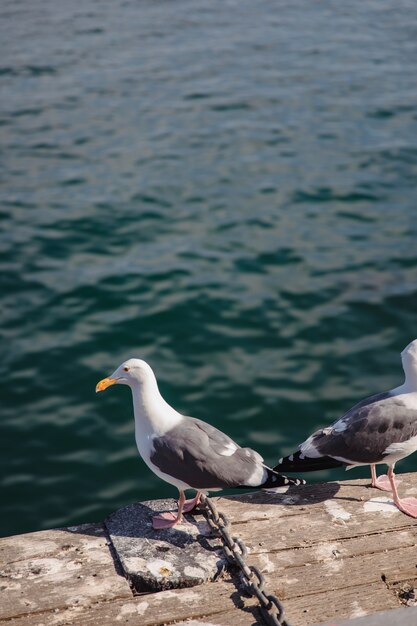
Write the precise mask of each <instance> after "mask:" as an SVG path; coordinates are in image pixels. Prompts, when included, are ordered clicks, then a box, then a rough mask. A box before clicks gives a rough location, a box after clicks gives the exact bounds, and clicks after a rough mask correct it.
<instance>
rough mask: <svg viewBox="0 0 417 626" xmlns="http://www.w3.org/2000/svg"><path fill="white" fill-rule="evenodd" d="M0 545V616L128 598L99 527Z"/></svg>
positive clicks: (42, 534)
mask: <svg viewBox="0 0 417 626" xmlns="http://www.w3.org/2000/svg"><path fill="white" fill-rule="evenodd" d="M32 546H33V551H32V549H31V547H32ZM1 547H2V552H1V559H2V561H1V565H0V619H5V618H10V617H13V616H17V615H20V614H22V615H24V614H27V613H35V612H39V611H45V610H48V609H55V608H61V607H65V606H81V605H83V604H88V603H91V601H95V602H97V601H99V600H103V601H106V600H109V599H111V598H119V597H121V598H123V597H124V598H129V599H130V597H131V590H130V587H129V584H128V582H127V581H126V579H125V578H124V577H122V576H120V575H119V574H118V573H117V571H116V569H115V565H114V561H113V558H112V555H111V553H110V549H109V546H108V545H107V539H106V537H105V535H104V533H103V528H102V527H101V526H100V527H98V526H96V525H93V526H91V525H87V526H82V527H76V528H73V529H72V530H71V529H61V530H54V531H52V532H51V531H42V532H39V533H30V534H27V535H20V536H17V537H12V538H7V539H3V540H2V542H1ZM5 556H7V557H8V558H9V559H10V561H9V562H8V563H5V562H4V557H5Z"/></svg>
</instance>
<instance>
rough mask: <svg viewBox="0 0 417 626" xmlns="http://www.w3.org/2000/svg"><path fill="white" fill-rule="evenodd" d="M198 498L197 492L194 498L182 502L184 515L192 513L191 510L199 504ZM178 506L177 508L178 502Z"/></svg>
mask: <svg viewBox="0 0 417 626" xmlns="http://www.w3.org/2000/svg"><path fill="white" fill-rule="evenodd" d="M200 496H201V491H197V493H196V495H195V498H193V499H192V500H186V501H185V502H184V508H183V511H184V513H188V511H192V510H193V509H195V507H196V506H197V504H198V503H199V502H200ZM178 506H179V502H178Z"/></svg>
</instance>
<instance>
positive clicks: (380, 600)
mask: <svg viewBox="0 0 417 626" xmlns="http://www.w3.org/2000/svg"><path fill="white" fill-rule="evenodd" d="M399 478H400V479H401V481H402V482H401V485H400V493H401V496H406V495H408V496H410V495H416V496H417V474H403V475H400V476H399ZM214 501H215V503H216V505H217V507H218V509H219V510H221V511H223V512H224V513H225V514H226V515H227V516H228V517H229V518H230V520H231V522H232V533H233V534H234V535H237V536H239V537H240V538H241V539H243V541H244V542H245V544H246V546H247V547H248V550H249V554H248V562H249V563H250V564H254V565H257V566H258V567H259V568H260V569H261V571H262V572H263V573H264V575H265V578H266V585H267V589H268V591H270V592H272V593H276V594H277V595H278V597H279V598H280V599H281V600H282V602H283V604H284V606H285V609H286V616H287V618H288V620H289V621H290V623H291V624H292V625H293V626H307V625H309V624H319V623H320V624H321V623H326V622H329V623H330V621H331V622H332V623H334V620H339V619H340V620H342V619H346V618H355V617H361V616H363V615H367V614H373V613H376V612H379V611H386V610H390V609H396V608H399V607H401V606H403V607H405V606H408V607H411V606H413V605H414V603H415V602H416V600H415V599H414V598H415V596H414V591H413V590H414V589H416V592H417V549H416V546H417V520H414V519H412V518H410V517H407V516H405V515H403V514H402V513H400V512H399V511H398V510H397V509H396V508H395V507H394V506H393V505H392V504H391V503H390V494H388V493H384V492H381V491H378V490H376V489H372V488H370V487H369V481H366V480H353V479H352V480H346V481H342V482H333V483H322V484H315V485H306V486H303V487H298V488H291V489H289V490H288V491H287V492H286V493H271V492H257V493H251V494H243V495H240V496H227V497H216V498H214ZM187 518H188V519H189V520H191V523H192V524H198V528H199V529H201V528H203V527H205V522H204V518H203V517H202V516H201V514H196V515H195V516H194V517H193V516H187ZM187 528H188V529H190V526H189V525H188V524H184V525H183V526H182V527H181V530H183V532H184V533H187ZM207 532H208V531H207ZM219 548H220V543H219ZM219 555H220V552H219ZM138 557H140V555H138ZM406 611H408V613H407V615H409V616H410V619H407V622H404V623H407V624H415V623H416V624H417V620H416V614H417V609H411V608H408V609H406ZM412 616H413V619H411V618H412ZM186 620H191V621H190V622H187V623H188V624H189V625H190V624H191V625H192V626H197V625H199V626H203V625H205V626H231V625H233V626H240V625H241V626H249V625H252V624H261V623H262V621H261V618H260V616H259V612H258V609H257V604H256V601H255V600H253V599H251V598H246V597H244V596H243V595H242V592H241V589H240V585H239V578H238V576H237V575H236V574H234V573H233V572H225V573H223V574H222V575H221V576H220V577H219V578H218V579H217V580H216V581H215V582H207V583H204V584H201V585H199V586H196V587H192V588H185V589H175V590H168V591H161V592H158V593H148V594H141V595H134V594H133V592H132V590H131V587H130V585H129V582H128V580H126V578H125V577H124V575H123V572H122V570H121V566H120V563H119V561H118V559H117V555H116V554H115V553H114V549H113V547H112V545H111V542H110V540H109V535H108V533H107V529H106V526H105V524H104V523H103V524H85V525H81V526H77V527H70V528H63V529H56V530H48V531H41V532H36V533H29V534H26V535H18V536H14V537H7V538H3V539H0V626H6V624H7V626H29V625H30V626H64V625H67V624H79V625H83V626H95V625H100V626H110V625H118V624H127V625H128V626H136V625H137V626H156V625H162V624H171V623H174V622H175V623H176V624H178V623H180V624H181V623H182V622H183V621H186ZM414 620H416V621H414Z"/></svg>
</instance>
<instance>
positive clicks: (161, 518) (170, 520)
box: [152, 491, 185, 530]
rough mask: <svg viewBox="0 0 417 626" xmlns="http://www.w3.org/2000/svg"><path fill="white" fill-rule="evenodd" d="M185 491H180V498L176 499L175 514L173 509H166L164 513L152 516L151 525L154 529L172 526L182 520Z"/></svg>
mask: <svg viewBox="0 0 417 626" xmlns="http://www.w3.org/2000/svg"><path fill="white" fill-rule="evenodd" d="M184 502H185V493H184V492H183V491H180V498H179V500H178V513H177V515H175V513H174V512H173V511H167V512H166V513H160V514H159V515H154V516H153V518H152V526H153V528H155V530H160V529H162V528H172V527H173V526H175V525H176V524H180V523H181V521H182V512H183V509H184Z"/></svg>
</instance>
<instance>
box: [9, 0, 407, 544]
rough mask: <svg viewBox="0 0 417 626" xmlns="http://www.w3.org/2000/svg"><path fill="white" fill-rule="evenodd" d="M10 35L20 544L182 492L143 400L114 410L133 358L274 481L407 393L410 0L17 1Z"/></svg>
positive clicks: (121, 401)
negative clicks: (168, 479)
mask: <svg viewBox="0 0 417 626" xmlns="http://www.w3.org/2000/svg"><path fill="white" fill-rule="evenodd" d="M0 18H1V19H0V28H1V31H2V35H1V42H2V43H1V57H0V89H1V98H0V133H1V144H0V145H1V147H0V159H1V163H2V166H1V174H0V201H1V207H0V217H1V233H0V271H1V289H0V315H1V345H2V358H1V360H0V387H1V390H0V397H1V420H0V431H1V435H0V437H1V439H0V445H1V455H0V480H1V504H2V507H1V509H2V515H1V518H0V533H1V534H3V535H6V534H13V533H19V532H25V531H30V530H37V529H41V528H48V527H51V526H58V525H68V524H73V523H77V522H86V521H90V520H91V521H98V520H101V519H103V517H104V516H105V515H106V514H108V513H110V512H111V511H113V510H114V509H116V508H117V507H119V506H122V505H125V504H127V503H129V502H131V501H134V500H140V499H142V500H143V499H147V498H154V497H160V496H161V497H162V496H174V495H175V489H174V488H173V487H171V486H170V485H167V484H165V483H163V482H161V481H160V480H159V479H157V478H156V477H155V476H154V475H153V474H152V473H151V472H150V471H149V470H148V468H147V467H146V466H145V464H144V463H143V462H142V460H141V459H139V457H138V454H137V451H136V447H135V442H134V424H133V416H132V406H131V399H130V395H129V393H130V392H129V390H128V389H127V388H121V387H118V388H114V389H110V390H109V391H108V392H106V393H105V394H100V395H99V396H96V395H95V392H94V387H95V384H96V382H97V381H98V380H99V379H100V378H103V377H104V376H105V375H108V374H109V373H111V372H112V371H113V370H114V369H115V367H116V366H117V365H119V363H120V362H121V361H122V360H124V359H125V358H128V357H131V356H137V357H140V358H144V359H146V360H148V361H149V363H150V364H151V365H152V367H153V368H154V370H155V372H156V375H157V377H158V379H159V381H160V388H161V391H162V393H163V395H164V396H165V398H166V399H167V400H168V401H169V402H170V403H171V404H172V405H173V406H174V407H175V408H177V409H178V410H180V411H182V412H184V413H186V414H189V415H194V416H195V417H199V418H201V419H204V420H207V421H210V422H211V423H212V424H214V425H216V426H218V427H220V428H221V429H223V430H225V431H226V432H227V433H228V434H229V435H231V436H232V437H234V438H235V439H236V440H237V441H238V442H239V443H241V444H245V445H250V446H252V447H254V448H256V449H257V450H258V451H259V452H260V453H261V454H263V456H264V457H265V459H266V461H267V462H268V463H274V462H275V461H276V460H277V459H278V458H279V457H280V456H282V455H283V454H285V453H289V452H291V451H292V450H293V448H294V446H295V445H296V444H298V443H299V442H300V441H302V440H303V439H304V438H305V436H306V435H308V434H309V432H310V431H311V430H312V429H314V428H316V427H317V426H319V425H321V424H328V423H330V421H331V420H333V419H335V418H336V417H337V416H339V415H340V414H342V413H343V412H344V411H346V410H347V409H348V408H350V406H351V405H352V404H353V403H355V402H356V401H357V400H359V399H361V398H362V397H364V396H366V395H370V394H371V393H374V392H378V391H382V390H384V389H387V388H391V387H393V386H396V385H398V384H400V382H401V381H402V372H401V366H400V356H399V354H400V351H401V350H402V349H403V348H404V346H405V345H406V344H407V343H408V342H409V341H410V340H412V339H414V338H415V337H417V311H416V309H417V245H416V241H417V219H416V218H417V210H416V205H417V203H416V180H417V178H416V177H417V142H416V138H417V5H416V4H415V3H414V2H407V1H399V2H393V1H389V2H380V1H376V0H371V1H368V2H359V1H358V0H355V1H353V2H349V3H341V2H336V1H333V2H327V3H316V2H314V3H311V2H308V0H302V1H301V0H296V1H291V2H286V3H269V2H262V1H260V0H251V1H250V2H249V1H246V0H243V1H242V0H239V1H237V0H230V1H225V2H224V1H222V2H218V1H215V2H211V3H206V4H204V3H196V2H191V1H189V0H178V1H176V2H168V1H158V2H155V1H154V0H152V1H141V2H137V1H135V2H134V1H131V0H129V1H125V2H121V1H118V0H116V1H113V0H112V1H109V0H106V1H101V0H85V1H84V2H83V3H78V6H75V5H74V3H67V2H63V0H57V1H55V2H40V1H39V0H31V1H30V2H29V0H24V1H17V0H13V1H4V2H2V4H1V8H0ZM415 468H416V457H415V456H414V457H409V458H408V459H406V460H405V461H403V462H401V463H400V464H399V466H398V469H399V471H404V470H409V471H410V470H413V469H415ZM366 474H367V470H353V471H352V472H350V473H349V474H348V477H349V478H353V477H358V476H363V475H366ZM344 476H345V474H344V472H343V471H340V472H338V471H334V472H331V473H330V472H327V473H326V472H322V473H321V474H317V475H310V477H309V478H310V479H311V480H323V479H329V478H331V477H335V478H340V477H344Z"/></svg>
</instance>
